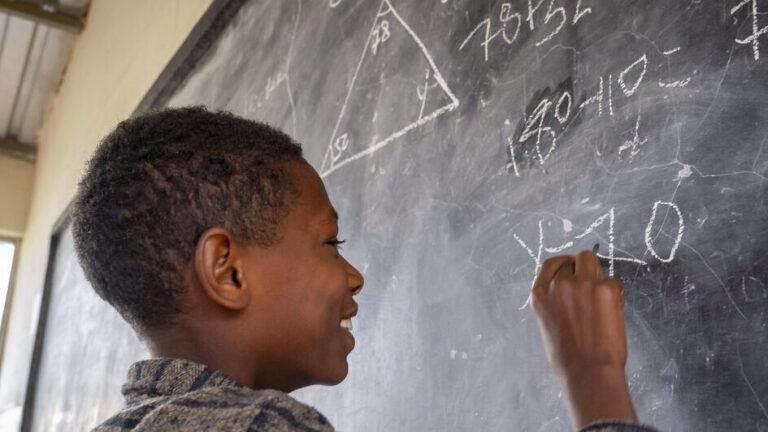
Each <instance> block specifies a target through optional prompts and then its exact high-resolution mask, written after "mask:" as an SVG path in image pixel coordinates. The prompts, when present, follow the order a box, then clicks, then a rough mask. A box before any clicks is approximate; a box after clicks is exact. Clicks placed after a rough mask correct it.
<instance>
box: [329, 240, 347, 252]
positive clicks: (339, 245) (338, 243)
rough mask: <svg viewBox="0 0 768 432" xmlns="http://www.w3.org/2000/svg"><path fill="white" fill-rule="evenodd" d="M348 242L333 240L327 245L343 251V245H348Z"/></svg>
mask: <svg viewBox="0 0 768 432" xmlns="http://www.w3.org/2000/svg"><path fill="white" fill-rule="evenodd" d="M346 242H347V241H346V240H337V239H333V240H331V241H328V242H326V244H329V245H331V246H333V247H335V248H336V249H339V250H340V249H341V245H342V244H344V243H346Z"/></svg>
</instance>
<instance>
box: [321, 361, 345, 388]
mask: <svg viewBox="0 0 768 432" xmlns="http://www.w3.org/2000/svg"><path fill="white" fill-rule="evenodd" d="M348 373H349V365H348V364H347V362H346V360H345V361H344V362H343V364H339V365H338V366H336V367H335V368H334V370H332V371H328V374H326V376H325V377H323V379H321V380H319V382H318V384H320V385H327V386H335V385H338V384H341V383H342V381H344V379H345V378H346V377H347V374H348Z"/></svg>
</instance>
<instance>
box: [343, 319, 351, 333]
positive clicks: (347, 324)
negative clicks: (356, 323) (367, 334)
mask: <svg viewBox="0 0 768 432" xmlns="http://www.w3.org/2000/svg"><path fill="white" fill-rule="evenodd" d="M341 327H342V328H345V329H347V330H349V331H352V320H351V319H350V318H346V319H343V320H341Z"/></svg>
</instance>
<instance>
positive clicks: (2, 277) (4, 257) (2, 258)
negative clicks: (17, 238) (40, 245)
mask: <svg viewBox="0 0 768 432" xmlns="http://www.w3.org/2000/svg"><path fill="white" fill-rule="evenodd" d="M15 250H16V245H14V244H13V243H11V242H9V241H3V240H0V317H2V316H3V313H4V312H5V311H4V310H3V309H5V296H6V295H8V285H10V282H11V269H12V267H13V252H14V251H15Z"/></svg>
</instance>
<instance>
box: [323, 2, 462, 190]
mask: <svg viewBox="0 0 768 432" xmlns="http://www.w3.org/2000/svg"><path fill="white" fill-rule="evenodd" d="M394 32H404V35H406V36H407V38H408V39H409V40H410V41H411V42H413V44H415V46H416V49H418V50H419V51H420V53H421V54H422V57H423V58H424V60H425V61H426V65H427V69H426V73H425V79H424V81H425V82H423V83H420V84H419V85H418V86H417V87H416V88H415V89H414V93H415V95H416V99H417V101H418V103H419V106H420V109H419V113H418V116H417V117H416V118H414V119H412V120H411V121H410V122H409V123H407V124H404V125H401V126H400V127H399V128H398V129H397V130H396V131H395V132H393V133H391V134H390V135H389V136H386V137H385V138H383V139H378V138H376V137H374V140H373V142H372V143H371V144H370V145H368V146H366V147H364V148H362V149H360V148H359V147H354V150H353V146H352V145H351V144H352V140H351V138H350V135H349V132H348V131H346V130H344V129H343V128H342V121H343V120H344V119H345V115H347V114H348V113H347V107H348V103H349V100H350V97H351V95H352V94H353V91H354V89H355V83H356V81H357V77H358V74H359V73H360V68H361V66H362V65H363V63H364V61H365V60H366V59H367V58H368V57H369V55H372V56H376V55H377V53H379V51H380V49H381V46H382V45H381V44H383V43H385V42H386V41H387V39H389V38H390V37H391V36H392V35H393V33H394ZM433 89H434V90H439V91H441V92H442V93H443V94H444V96H445V97H446V98H447V99H448V101H447V103H445V104H443V105H442V106H440V107H438V108H436V109H434V110H433V111H431V112H428V113H425V112H424V108H425V100H426V97H427V92H429V91H430V90H433ZM458 106H459V100H458V99H457V98H456V96H455V95H454V94H453V92H452V91H451V89H450V88H449V87H448V84H447V83H446V82H445V79H443V76H442V75H441V74H440V71H439V70H438V69H437V66H436V65H435V62H434V60H433V59H432V55H431V54H430V53H429V51H428V50H427V48H426V47H425V46H424V43H423V42H422V41H421V39H420V38H419V37H418V35H416V33H415V32H414V31H413V29H412V28H411V27H410V26H409V25H408V23H406V22H405V20H404V19H403V18H402V17H401V16H400V14H398V13H397V11H396V10H395V9H394V8H393V7H392V4H391V3H390V1H389V0H383V1H382V2H381V6H380V7H379V10H378V12H377V13H376V19H375V20H374V23H373V27H372V28H371V31H370V32H368V39H367V41H366V43H365V47H364V49H363V53H362V55H361V56H360V60H359V61H358V63H357V67H356V69H355V73H354V74H353V76H352V80H351V81H350V83H349V87H348V88H347V94H346V96H345V98H344V103H343V104H342V107H341V111H340V112H339V116H338V118H337V119H336V124H335V126H334V128H333V133H332V134H331V140H330V143H329V144H328V148H327V149H326V152H325V155H324V156H323V161H322V163H321V165H320V176H321V177H325V176H327V175H329V174H330V173H332V172H334V171H336V170H337V169H339V168H341V167H342V166H344V165H346V164H348V163H350V162H352V161H354V160H357V159H360V158H361V157H363V156H367V155H370V154H372V153H374V152H376V151H377V150H379V149H381V148H382V147H384V146H386V145H387V144H390V143H391V142H393V141H394V140H395V139H397V138H399V137H401V136H403V135H404V134H406V133H407V132H408V131H410V130H412V129H414V128H416V127H419V126H421V125H423V124H425V123H427V122H429V121H431V120H434V119H435V118H437V117H439V116H440V115H442V114H445V113H446V112H449V111H452V110H454V109H456V107H458Z"/></svg>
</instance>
